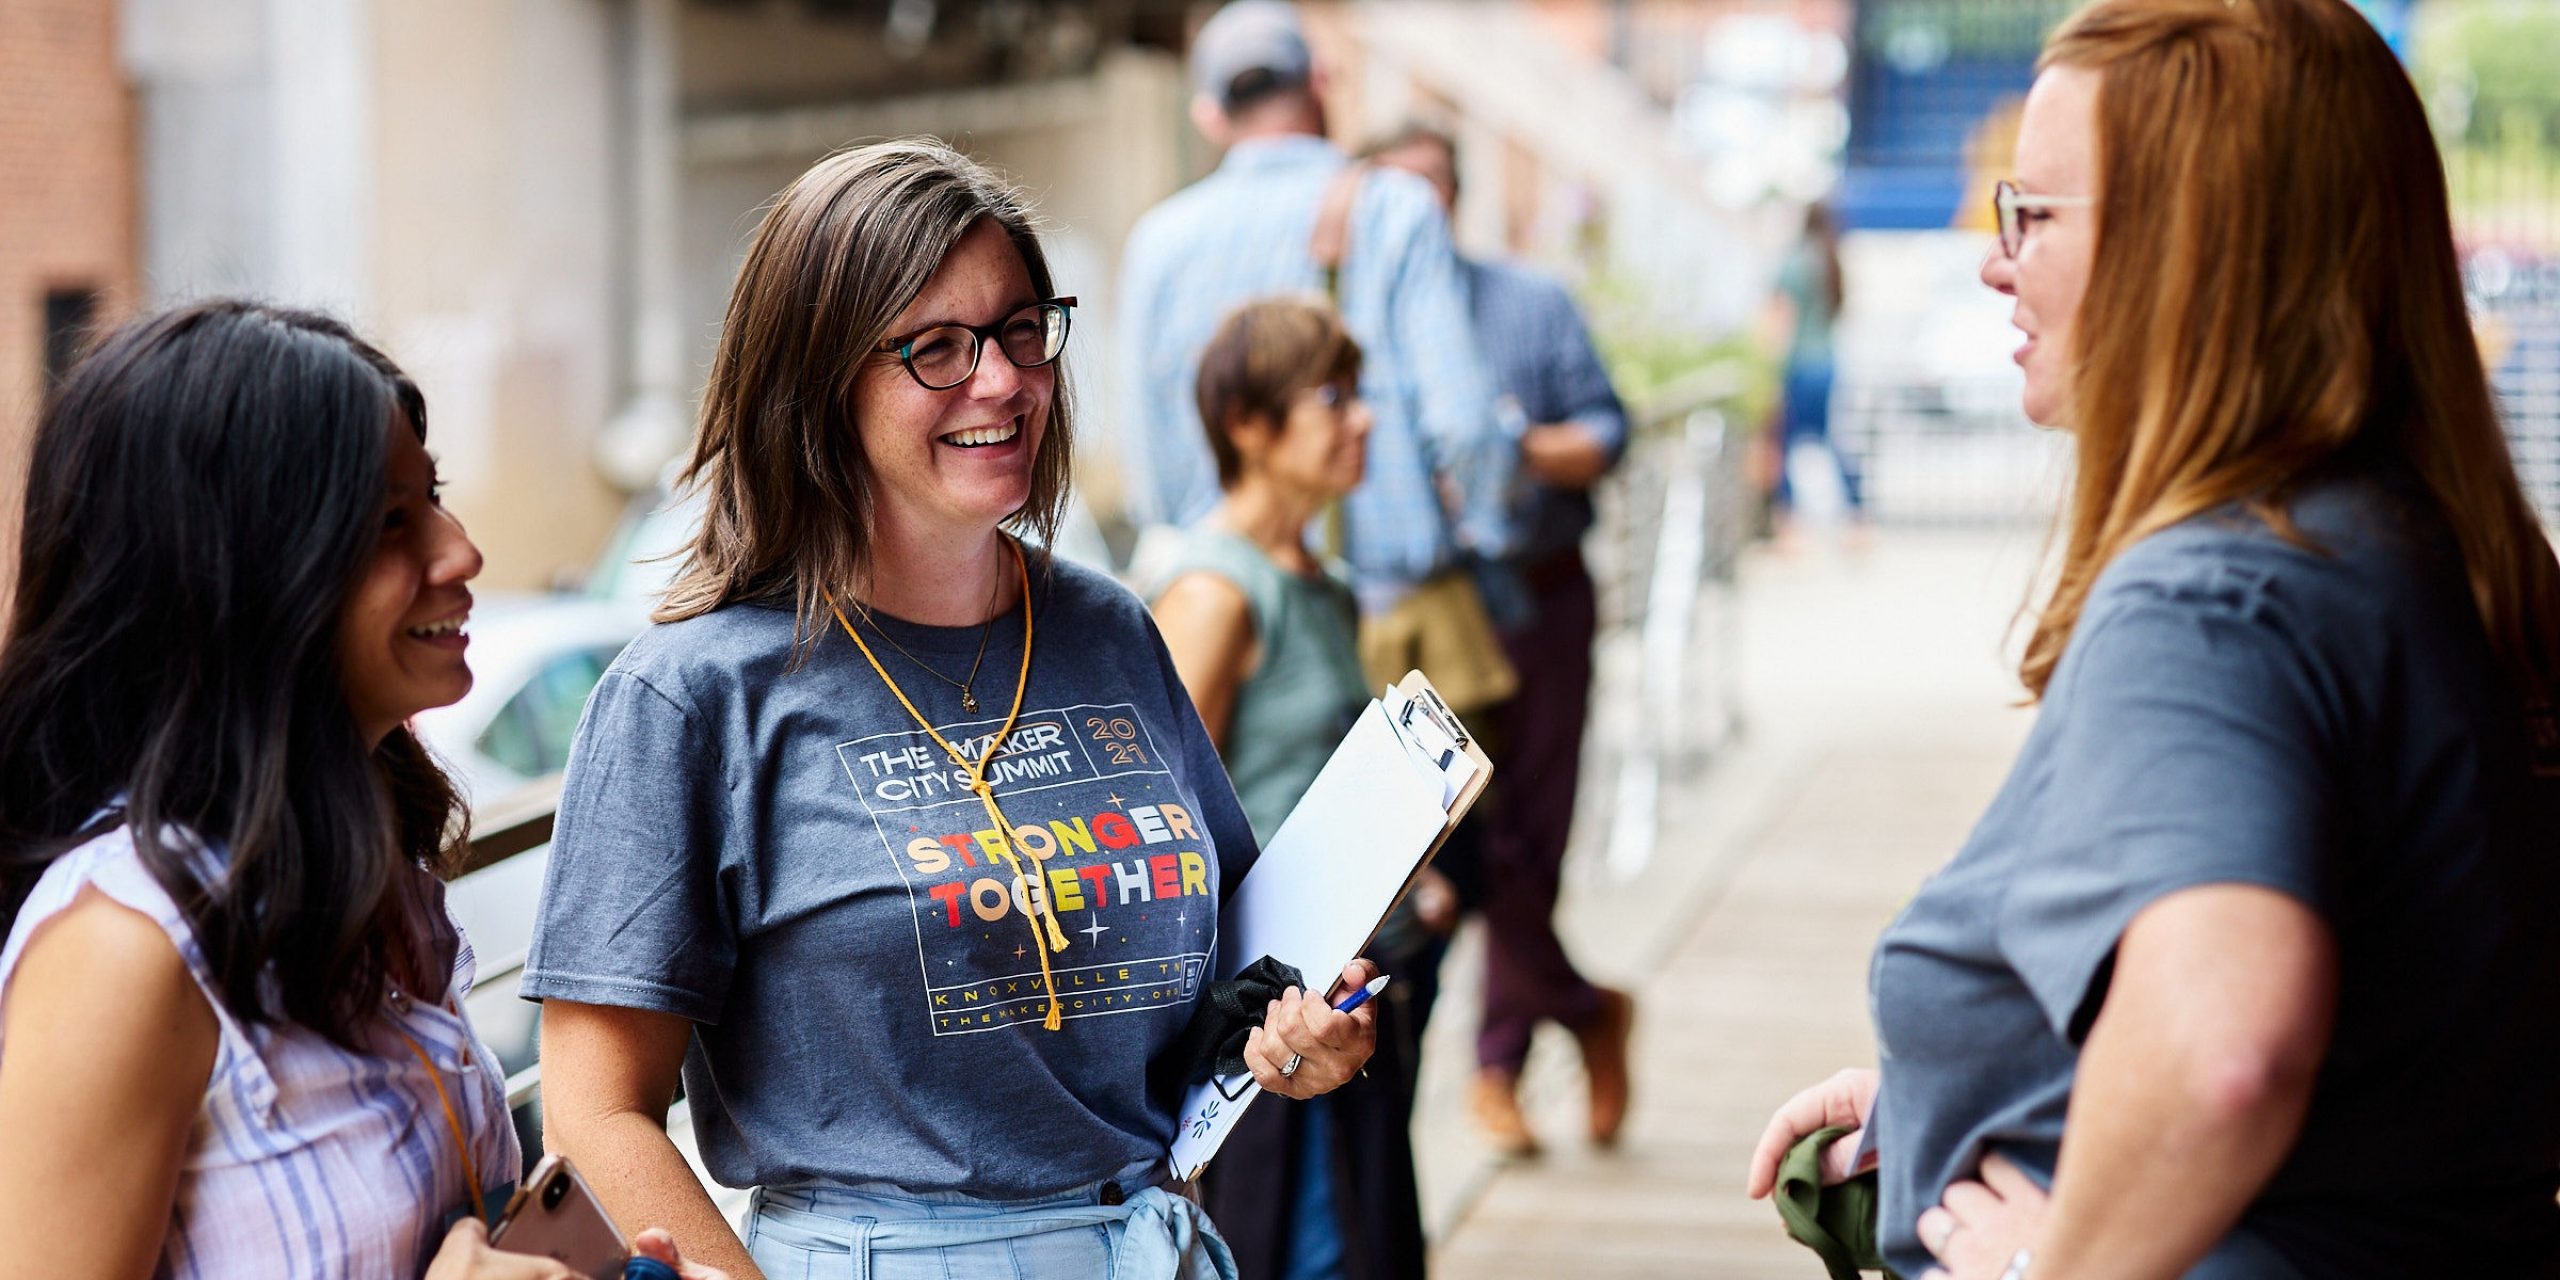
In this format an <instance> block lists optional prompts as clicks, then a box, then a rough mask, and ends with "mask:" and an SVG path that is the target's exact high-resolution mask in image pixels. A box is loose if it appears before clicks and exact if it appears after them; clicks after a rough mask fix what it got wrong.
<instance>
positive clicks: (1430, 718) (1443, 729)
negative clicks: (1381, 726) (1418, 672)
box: [1398, 682, 1474, 749]
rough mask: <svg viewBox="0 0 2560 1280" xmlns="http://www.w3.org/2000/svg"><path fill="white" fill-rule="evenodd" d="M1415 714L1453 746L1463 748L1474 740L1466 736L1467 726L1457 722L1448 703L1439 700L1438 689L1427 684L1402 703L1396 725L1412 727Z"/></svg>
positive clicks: (1404, 727) (1456, 717)
mask: <svg viewBox="0 0 2560 1280" xmlns="http://www.w3.org/2000/svg"><path fill="white" fill-rule="evenodd" d="M1417 683H1419V682H1417ZM1417 715H1418V716H1421V717H1422V718H1423V719H1424V720H1425V721H1426V722H1428V723H1429V724H1430V725H1431V727H1432V728H1433V729H1435V730H1437V731H1438V732H1439V734H1440V736H1442V737H1443V738H1446V739H1447V740H1448V741H1449V743H1450V745H1451V746H1453V747H1456V748H1459V749H1464V748H1465V747H1466V745H1467V744H1468V743H1469V742H1472V741H1474V739H1473V738H1470V737H1468V736H1467V727H1466V726H1465V725H1462V724H1460V723H1458V716H1457V713H1456V712H1454V711H1451V710H1449V704H1448V703H1446V702H1442V701H1441V700H1440V691H1439V690H1437V689H1434V688H1432V687H1431V686H1429V685H1423V686H1422V687H1421V688H1420V689H1418V690H1415V691H1414V695H1413V699H1412V700H1411V701H1409V702H1407V703H1405V704H1404V714H1403V715H1402V716H1400V717H1398V719H1399V720H1400V721H1401V723H1400V724H1399V725H1398V727H1399V728H1402V729H1406V730H1410V729H1412V727H1413V718H1414V717H1415V716H1417Z"/></svg>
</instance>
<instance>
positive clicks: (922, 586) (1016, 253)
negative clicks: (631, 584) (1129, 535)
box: [523, 140, 1375, 1280]
mask: <svg viewBox="0 0 2560 1280" xmlns="http://www.w3.org/2000/svg"><path fill="white" fill-rule="evenodd" d="M1073 306H1074V299H1073V298H1070V297H1060V296H1058V290H1057V288H1056V283H1055V282H1054V281H1053V280H1052V279H1051V277H1050V269H1049V259H1048V256H1047V254H1046V252H1045V251H1044V249H1043V248H1042V245H1041V242H1040V238H1039V236H1038V234H1037V232H1036V231H1035V230H1034V228H1033V224H1032V211H1031V209H1030V206H1029V205H1028V203H1027V202H1026V201H1025V200H1024V199H1023V197H1022V196H1021V195H1020V194H1019V193H1018V192H1016V191H1015V190H1013V189H1012V188H1011V187H1009V186H1007V185H1006V184H1005V183H1003V182H1002V181H1001V180H999V179H998V178H997V177H995V175H993V174H991V173H989V172H988V171H987V170H986V169H984V168H983V167H981V166H979V165H978V164H977V163H976V162H974V161H972V160H970V159H968V158H967V157H965V156H963V155H961V154H960V153H958V152H956V151H953V150H952V149H950V148H949V147H947V146H944V145H942V144H940V143H937V142H930V141H922V140H917V141H905V142H888V143H879V144H874V145H871V146H865V147H857V148H853V149H849V150H846V151H842V152H838V153H837V154H835V155H833V156H830V157H828V158H827V159H825V160H822V161H820V162H819V163H818V164H816V165H815V166H813V167H811V168H810V169H809V171H808V172H806V173H804V174H802V175H801V176H800V178H799V179H798V180H797V181H795V182H794V183H793V184H792V185H791V187H790V188H789V189H788V190H786V191H785V192H783V194H782V196H781V197H780V198H779V199H778V200H776V201H775V202H774V204H773V206H772V208H771V209H770V211H769V212H768V213H767V214H766V216H765V219H764V222H763V224H762V225H761V226H760V227H759V228H758V229H757V232H756V236H755V240H754V243H753V244H752V245H751V246H750V247H749V249H748V252H747V257H746V261H745V263H744V265H743V266H742V267H741V269H740V271H739V275H738V282H737V286H736V289H735V291H734V293H733V294H732V297H731V303H730V308H729V317H728V321H727V323H726V324H725V325H724V327H723V328H722V330H721V335H720V347H719V351H718V353H717V355H716V356H715V358H714V360H713V363H712V372H711V381H710V385H709V387H708V389H707V390H706V391H705V393H704V396H703V408H702V425H701V432H700V438H699V440H698V441H697V443H696V445H695V451H694V455H693V460H692V462H691V464H690V475H689V482H691V483H696V484H699V485H701V486H702V488H703V491H704V495H705V503H706V514H705V517H704V521H703V525H702V528H701V531H700V532H699V534H698V535H697V536H696V538H695V540H694V543H693V545H692V547H691V549H690V550H689V551H688V553H687V556H686V560H685V567H684V569H683V571H682V572H681V573H680V574H679V576H678V577H677V579H676V581H675V584H674V585H673V586H672V587H671V588H669V590H668V594H667V598H666V603H665V605H664V606H663V607H662V608H661V609H660V611H659V614H658V617H659V619H660V621H659V622H658V623H657V624H656V625H653V626H652V627H651V628H650V629H649V630H647V631H646V632H644V633H642V634H641V636H640V638H639V639H637V640H635V641H633V642H632V644H631V646H630V647H629V648H628V649H626V650H624V651H623V653H622V656H621V657H620V658H618V659H616V660H615V662H614V664H613V668H612V670H610V671H609V672H607V673H606V675H605V678H604V681H603V683H602V684H601V685H599V686H598V688H597V690H596V694H595V697H594V699H593V700H592V701H591V702H590V704H589V705H588V708H587V713H586V718H585V720H584V722H583V723H582V724H581V725H580V726H579V730H578V740H577V744H576V747H575V748H574V750H573V751H572V753H571V756H570V762H569V770H568V774H567V778H566V780H565V782H564V791H563V795H562V797H561V802H560V813H559V818H558V829H557V834H556V835H555V837H554V839H553V842H552V854H551V863H550V868H549V872H548V875H547V878H546V879H545V881H544V884H543V905H542V914H541V920H540V924H539V926H538V931H537V933H536V935H535V938H534V945H533V952H532V955H531V956H530V958H529V959H528V960H527V961H526V966H525V977H524V986H523V991H524V993H525V994H526V995H527V996H529V997H533V998H537V999H541V1000H544V1001H545V1002H546V1004H545V1006H544V1016H543V1025H542V1061H543V1107H544V1116H545V1121H546V1125H547V1127H548V1129H549V1131H550V1133H551V1134H553V1135H554V1139H555V1141H556V1143H557V1145H558V1146H559V1147H560V1149H562V1150H564V1151H567V1152H569V1153H570V1154H571V1155H573V1156H575V1157H577V1158H578V1159H579V1160H580V1162H581V1163H582V1164H584V1165H585V1166H586V1168H587V1170H588V1175H589V1180H590V1181H591V1182H593V1183H594V1184H595V1187H596V1191H597V1193H598V1194H599V1195H600V1196H601V1197H603V1199H604V1201H605V1203H606V1204H607V1205H608V1206H609V1207H612V1208H614V1209H615V1210H616V1211H617V1212H619V1213H621V1214H624V1215H625V1216H631V1217H641V1218H655V1219H660V1220H663V1221H666V1222H668V1223H670V1224H671V1225H673V1226H674V1227H675V1229H676V1230H677V1233H678V1237H679V1238H680V1239H682V1240H684V1241H685V1242H686V1243H687V1245H688V1246H689V1247H691V1248H693V1249H694V1250H696V1251H697V1252H699V1253H701V1254H703V1255H704V1256H706V1257H709V1258H712V1259H714V1260H718V1261H722V1262H724V1264H728V1265H734V1266H735V1267H736V1268H737V1269H738V1270H739V1271H740V1273H741V1274H742V1275H749V1276H752V1275H773V1276H777V1277H785V1276H787V1277H799V1276H806V1275H809V1274H811V1268H812V1267H824V1266H844V1267H849V1268H851V1270H852V1273H853V1274H859V1275H864V1276H870V1277H875V1278H877V1280H906V1278H910V1277H927V1276H930V1277H945V1276H950V1275H956V1274H977V1275H1006V1276H1103V1275H1109V1276H1116V1277H1122V1278H1123V1280H1175V1277H1181V1278H1183V1280H1208V1278H1209V1277H1232V1276H1233V1275H1234V1267H1233V1264H1232V1262H1231V1261H1230V1260H1229V1258H1228V1255H1227V1250H1226V1247H1225V1246H1224V1244H1223V1243H1221V1242H1220V1240H1219V1238H1218V1235H1217V1231H1216V1228H1215V1227H1214V1226H1213V1225H1212V1224H1211V1223H1210V1222H1209V1221H1208V1220H1207V1219H1206V1218H1205V1216H1204V1215H1203V1214H1202V1212H1201V1210H1200V1208H1199V1206H1197V1205H1196V1204H1194V1203H1192V1202H1191V1201H1189V1200H1187V1199H1184V1198H1182V1197H1181V1196H1179V1195H1177V1194H1175V1193H1174V1191H1173V1190H1172V1189H1171V1188H1169V1186H1168V1183H1169V1181H1170V1171H1169V1170H1168V1168H1167V1167H1166V1153H1167V1151H1168V1150H1169V1148H1170V1147H1171V1144H1172V1142H1173V1138H1174V1114H1173V1107H1174V1103H1175V1099H1174V1097H1172V1096H1171V1095H1169V1094H1167V1093H1165V1092H1161V1091H1157V1090H1154V1089H1151V1088H1150V1077H1149V1065H1150V1063H1151V1062H1152V1061H1153V1060H1154V1059H1156V1058H1157V1057H1158V1056H1159V1055H1161V1054H1163V1053H1164V1052H1166V1051H1167V1050H1168V1049H1169V1048H1170V1047H1171V1046H1172V1045H1173V1044H1174V1042H1175V1040H1176V1038H1177V1036H1179V1034H1180V1033H1181V1032H1182V1030H1183V1028H1184V1024H1185V1023H1186V1022H1187V1020H1188V1018H1189V1016H1190V1014H1191V1012H1192V1010H1193V1009H1194V1008H1196V1007H1197V1006H1198V1005H1199V1004H1200V994H1201V983H1200V981H1199V980H1198V976H1197V975H1199V973H1200V972H1201V971H1202V970H1204V969H1205V968H1206V967H1207V964H1208V960H1209V957H1210V954H1211V952H1212V949H1213V948H1214V946H1215V942H1216V938H1217V914H1218V911H1219V907H1220V904H1222V903H1223V902H1224V901H1225V900H1226V896H1227V895H1228V893H1230V892H1231V891H1232V890H1233V888H1234V885H1235V883H1236V882H1237V881H1238V880H1239V879H1241V878H1242V877H1243V875H1244V874H1245V871H1246V869H1247V868H1248V867H1249V866H1250V865H1251V863H1252V860H1253V858H1254V856H1255V853H1256V849H1257V845H1256V843H1255V840H1254V836H1253V831H1252V829H1251V828H1250V827H1249V826H1248V825H1247V824H1246V822H1245V818H1244V814H1243V811H1242V809H1241V808H1240V807H1239V806H1238V804H1237V803H1236V796H1235V791H1234V789H1233V787H1232V786H1230V785H1229V783H1228V781H1227V777H1226V771H1225V769H1224V768H1223V767H1222V766H1221V765H1220V763H1219V760H1218V757H1217V753H1216V751H1215V749H1214V747H1212V745H1211V744H1210V742H1209V741H1208V739H1207V737H1206V735H1204V734H1203V733H1202V732H1201V729H1200V719H1199V716H1198V715H1197V714H1195V713H1194V712H1193V710H1192V707H1191V702H1190V699H1189V698H1188V697H1187V696H1185V695H1184V693H1183V690H1182V686H1181V682H1180V680H1179V678H1178V676H1177V674H1176V672H1175V670H1174V667H1173V665H1172V662H1171V661H1170V659H1168V658H1167V657H1166V656H1165V653H1164V649H1163V645H1162V644H1161V642H1160V641H1159V640H1158V637H1157V633H1156V629H1155V626H1154V624H1153V622H1152V621H1151V620H1150V619H1149V617H1148V615H1147V612H1146V609H1145V608H1144V606H1142V605H1141V604H1140V603H1139V601H1138V600H1137V599H1136V598H1135V597H1134V596H1132V595H1130V594H1129V592H1128V591H1127V590H1126V589H1125V588H1123V587H1121V586H1120V585H1119V584H1117V583H1116V582H1113V581H1112V580H1111V579H1109V578H1107V577H1104V576H1103V575H1101V574H1099V573H1097V572H1094V571H1092V570H1088V569H1084V568H1082V567H1079V566H1077V565H1074V564H1071V563H1067V562H1064V561H1061V560H1058V559H1055V558H1053V557H1049V556H1046V555H1044V554H1039V553H1036V552H1032V551H1028V550H1026V549H1025V546H1024V543H1023V540H1021V539H1018V538H1017V537H1016V536H1014V535H1016V534H1028V535H1031V537H1032V539H1033V540H1035V541H1038V542H1040V543H1043V544H1045V543H1046V542H1047V541H1048V540H1049V537H1050V535H1053V534H1054V533H1055V531H1056V529H1057V524H1058V520H1059V518H1060V516H1061V513H1062V512H1063V510H1064V509H1065V506H1066V502H1067V497H1068V492H1067V486H1068V481H1069V474H1070V468H1069V465H1068V463H1069V459H1071V458H1072V457H1073V456H1074V447H1073V444H1074V431H1073V423H1072V411H1071V408H1070V406H1071V405H1072V403H1073V399H1072V397H1071V396H1069V395H1068V394H1067V387H1066V385H1065V384H1066V377H1065V374H1064V372H1063V371H1062V369H1061V367H1060V366H1059V364H1058V361H1059V359H1060V357H1061V356H1063V355H1064V354H1065V351H1066V343H1067V336H1068V332H1069V327H1070V319H1071V316H1072V314H1073V313H1072V308H1073ZM1079 764H1081V765H1082V767H1078V766H1079ZM1115 833H1117V834H1115ZM1097 841H1099V842H1100V844H1101V845H1102V846H1103V849H1104V850H1107V851H1108V852H1110V853H1117V852H1119V851H1121V850H1124V849H1133V848H1141V847H1143V848H1145V849H1146V851H1147V852H1146V855H1145V856H1144V857H1141V858H1139V859H1138V860H1136V861H1132V862H1111V861H1107V860H1104V858H1103V856H1101V854H1100V852H1099V851H1098V850H1097V847H1096V845H1097ZM1075 848H1080V849H1081V851H1082V852H1083V853H1084V854H1086V855H1089V856H1087V857H1085V858H1083V859H1080V860H1078V865H1079V866H1080V868H1081V869H1082V870H1083V871H1084V872H1085V873H1086V874H1084V875H1079V874H1077V871H1076V870H1074V869H1070V868H1069V867H1068V866H1066V865H1060V864H1064V863H1065V862H1066V860H1067V855H1068V851H1069V850H1070V849H1075ZM1068 913H1074V918H1075V919H1076V920H1078V921H1080V922H1081V923H1079V924H1078V927H1077V928H1075V929H1074V931H1073V932H1072V934H1070V932H1069V931H1068V929H1067V928H1066V925H1065V923H1063V922H1062V919H1061V918H1062V917H1064V916H1067V915H1068ZM1053 957H1054V959H1053ZM1341 976H1342V977H1343V978H1344V979H1345V980H1346V981H1347V982H1348V983H1349V984H1351V985H1354V986H1356V985H1359V984H1362V983H1366V982H1368V981H1369V980H1370V979H1371V978H1372V977H1374V976H1375V971H1374V970H1373V969H1372V968H1371V967H1370V966H1368V965H1367V964H1366V963H1365V962H1359V961H1355V962H1354V963H1353V964H1352V965H1351V966H1349V968H1348V969H1346V971H1345V972H1344V974H1342V975H1341ZM1309 977H1310V979H1311V981H1312V982H1314V983H1318V984H1323V986H1330V985H1332V983H1333V980H1334V978H1335V977H1336V975H1333V974H1320V975H1309ZM1323 986H1319V987H1318V988H1317V989H1316V990H1312V991H1308V992H1303V993H1299V992H1292V993H1290V994H1289V995H1287V996H1285V997H1284V998H1283V999H1281V1000H1280V1001H1277V1002H1275V1005H1276V1007H1275V1008H1274V1010H1273V1011H1272V1013H1271V1015H1270V1016H1269V1017H1268V1018H1267V1019H1266V1020H1265V1021H1264V1022H1263V1023H1262V1024H1261V1025H1260V1026H1258V1027H1255V1028H1253V1029H1252V1030H1251V1032H1250V1033H1249V1042H1248V1043H1247V1045H1246V1046H1245V1048H1244V1050H1243V1056H1244V1058H1245V1061H1246V1062H1247V1064H1248V1065H1249V1066H1250V1068H1251V1070H1252V1074H1253V1077H1254V1081H1255V1083H1256V1084H1258V1085H1260V1086H1261V1087H1262V1088H1263V1089H1264V1090H1266V1091H1268V1092H1271V1093H1274V1094H1278V1095H1280V1096H1282V1097H1286V1098H1308V1097H1313V1096H1315V1095H1317V1094H1321V1093H1324V1092H1327V1091H1329V1090H1331V1089H1333V1088H1336V1087H1338V1086H1339V1085H1341V1084H1342V1083H1343V1082H1344V1081H1346V1080H1349V1079H1351V1078H1352V1076H1353V1074H1354V1073H1355V1072H1356V1071H1357V1070H1358V1069H1359V1068H1360V1066H1361V1065H1362V1063H1364V1062H1365V1061H1366V1060H1367V1058H1368V1056H1369V1050H1370V1044H1371V1040H1372V1035H1373V1032H1372V1027H1373V1020H1374V1018H1375V1014H1374V1012H1373V1011H1372V1009H1370V1008H1365V1007H1364V1008H1362V1009H1361V1010H1359V1011H1357V1012H1355V1013H1349V1014H1346V1013H1341V1012H1338V1011H1336V1010H1334V1009H1331V1008H1328V1007H1326V1006H1325V1004H1324V1003H1323V1001H1322V997H1323V995H1324V994H1325V993H1324V990H1323ZM1176 1074H1177V1075H1179V1074H1181V1073H1179V1072H1177V1073H1176ZM680 1079H681V1082H682V1084H683V1087H684V1092H685V1095H686V1098H687V1100H688V1102H689V1104H690V1107H691V1111H692V1115H693V1123H694V1127H695V1131H696V1132H697V1133H698V1134H699V1135H701V1144H702V1145H701V1150H702V1154H703V1160H704V1164H705V1165H706V1166H707V1168H708V1171H709V1173H710V1175H711V1176H712V1177H713V1178H714V1179H717V1180H718V1181H719V1182H720V1183H722V1184H723V1185H726V1186H731V1187H753V1188H755V1190H754V1193H753V1197H752V1199H751V1205H752V1208H751V1209H750V1211H749V1215H748V1219H747V1222H746V1224H745V1225H746V1232H745V1238H744V1239H743V1240H742V1239H741V1238H740V1236H739V1235H738V1234H737V1233H736V1232H734V1231H733V1230H732V1228H731V1226H730V1224H729V1222H728V1221H727V1220H726V1219H724V1218H723V1216H722V1215H721V1213H720V1211H719V1208H718V1206H717V1205H715V1204H714V1203H713V1201H712V1199H711V1197H710V1195H709V1194H708V1193H707V1192H706V1190H705V1189H704V1186H703V1184H702V1182H701V1181H700V1180H699V1179H698V1178H697V1177H696V1176H695V1174H694V1172H693V1170H692V1169H691V1168H690V1167H688V1165H687V1163H686V1161H685V1159H684V1157H683V1155H682V1154H681V1153H680V1152H679V1151H678V1150H677V1148H676V1146H675V1145H674V1143H673V1142H672V1141H671V1140H670V1139H669V1137H668V1135H667V1132H666V1122H667V1121H666V1117H667V1109H668V1106H669V1103H670V1100H671V1099H673V1098H674V1096H675V1094H676V1089H677V1086H678V1083H679V1080H680Z"/></svg>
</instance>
